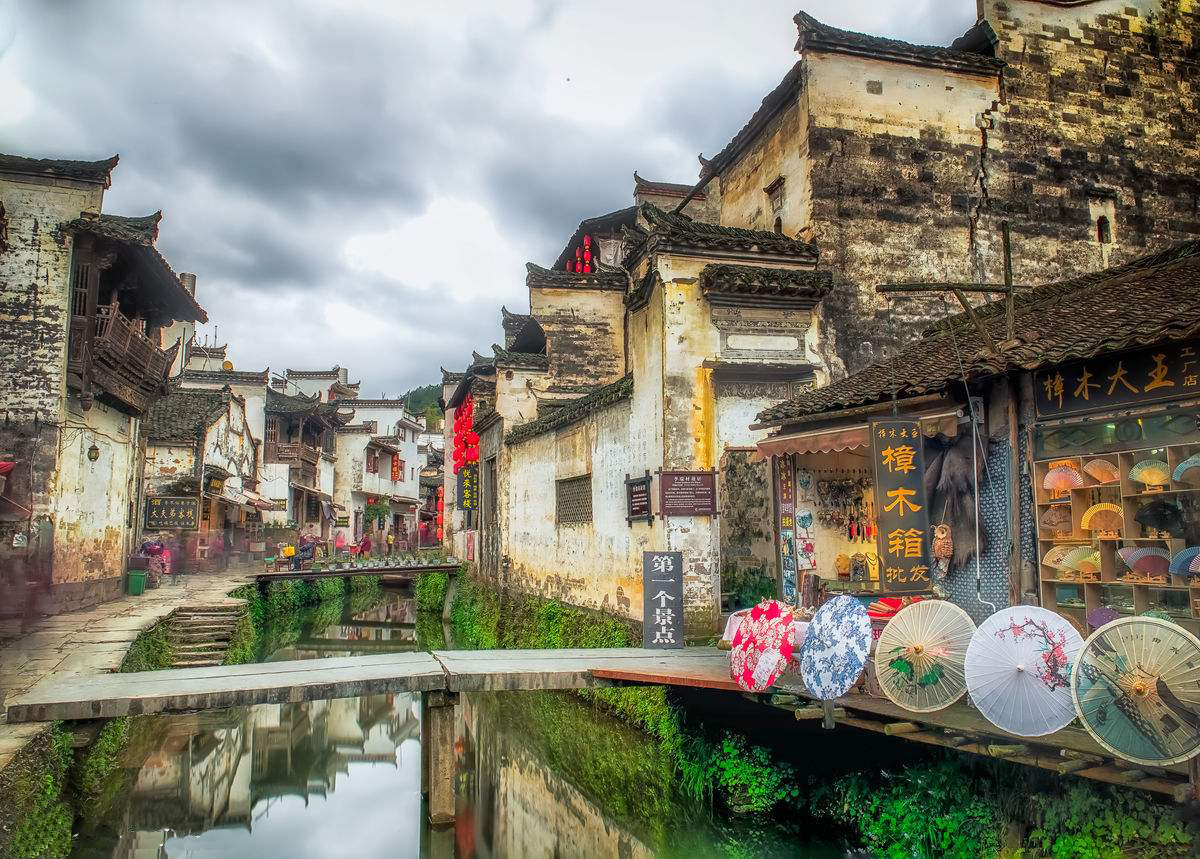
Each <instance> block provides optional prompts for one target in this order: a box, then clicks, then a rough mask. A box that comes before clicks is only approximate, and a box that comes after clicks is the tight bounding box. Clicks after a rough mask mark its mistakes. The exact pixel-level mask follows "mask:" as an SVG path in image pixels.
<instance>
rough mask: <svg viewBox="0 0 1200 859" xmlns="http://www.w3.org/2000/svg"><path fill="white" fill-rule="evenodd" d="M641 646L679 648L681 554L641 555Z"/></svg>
mask: <svg viewBox="0 0 1200 859" xmlns="http://www.w3.org/2000/svg"><path fill="white" fill-rule="evenodd" d="M642 647H652V648H655V649H656V650H670V649H672V648H676V647H683V552H642Z"/></svg>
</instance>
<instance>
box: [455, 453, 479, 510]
mask: <svg viewBox="0 0 1200 859" xmlns="http://www.w3.org/2000/svg"><path fill="white" fill-rule="evenodd" d="M458 509H459V510H478V509H479V466H478V465H476V464H475V463H472V464H470V465H464V466H463V467H462V468H460V469H459V470H458Z"/></svg>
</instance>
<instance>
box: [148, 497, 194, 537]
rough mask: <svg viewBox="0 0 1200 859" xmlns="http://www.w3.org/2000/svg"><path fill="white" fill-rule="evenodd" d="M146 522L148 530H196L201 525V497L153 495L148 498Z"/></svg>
mask: <svg viewBox="0 0 1200 859" xmlns="http://www.w3.org/2000/svg"><path fill="white" fill-rule="evenodd" d="M145 522H146V530H147V531H162V530H170V529H175V528H180V529H183V530H185V531H195V530H196V529H197V528H198V527H199V526H200V499H199V498H191V497H170V496H161V495H152V496H150V497H149V498H147V499H146V520H145Z"/></svg>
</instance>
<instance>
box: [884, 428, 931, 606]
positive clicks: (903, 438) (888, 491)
mask: <svg viewBox="0 0 1200 859" xmlns="http://www.w3.org/2000/svg"><path fill="white" fill-rule="evenodd" d="M871 458H872V461H873V462H874V465H875V507H876V509H877V510H878V518H877V521H878V523H879V538H878V539H879V557H880V559H881V564H880V566H881V567H882V570H881V573H882V574H881V576H880V580H881V582H882V584H883V589H884V590H885V591H893V592H896V591H900V592H911V591H924V590H928V589H929V587H930V581H929V509H928V507H929V505H928V504H927V502H926V498H925V439H924V436H922V435H921V424H920V422H919V421H916V420H913V419H910V418H892V419H888V420H873V421H871Z"/></svg>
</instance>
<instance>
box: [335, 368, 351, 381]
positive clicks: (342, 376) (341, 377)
mask: <svg viewBox="0 0 1200 859" xmlns="http://www.w3.org/2000/svg"><path fill="white" fill-rule="evenodd" d="M337 371H338V381H339V382H341V383H342V384H343V385H345V384H346V383H348V382H349V381H350V370H349V369H347V368H346V367H338V368H337Z"/></svg>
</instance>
